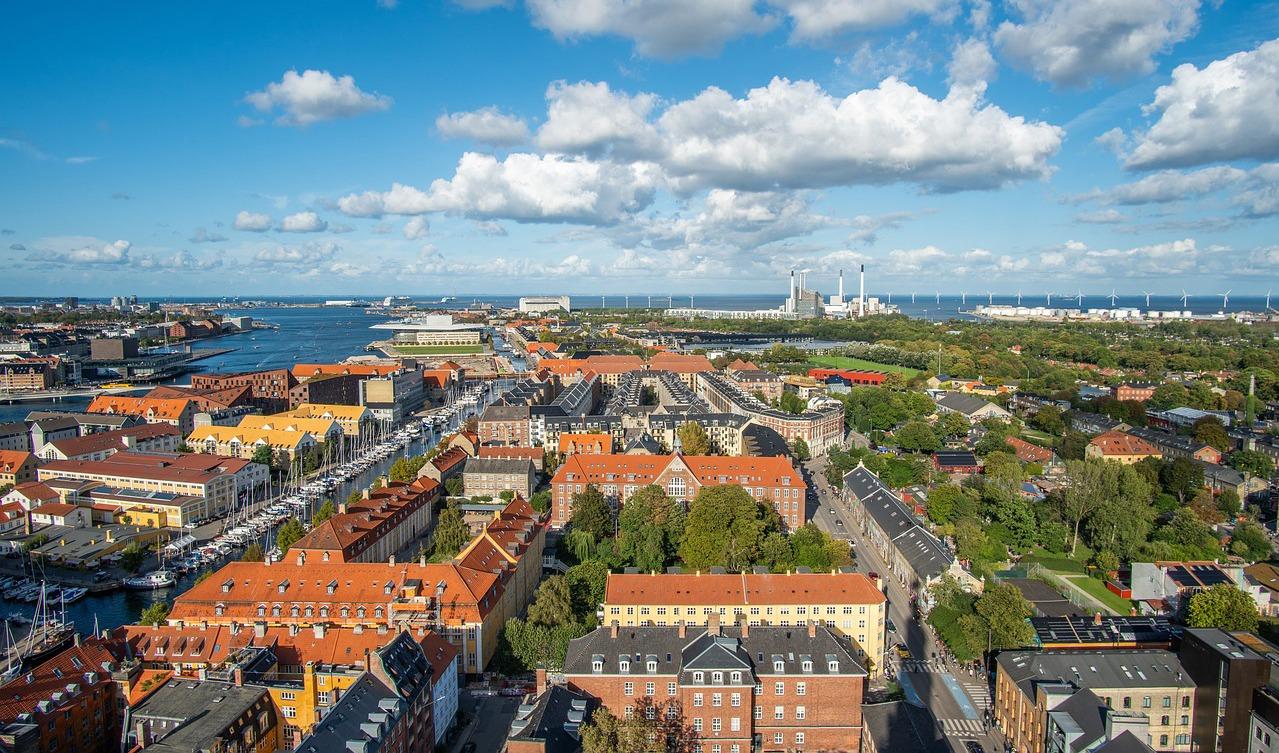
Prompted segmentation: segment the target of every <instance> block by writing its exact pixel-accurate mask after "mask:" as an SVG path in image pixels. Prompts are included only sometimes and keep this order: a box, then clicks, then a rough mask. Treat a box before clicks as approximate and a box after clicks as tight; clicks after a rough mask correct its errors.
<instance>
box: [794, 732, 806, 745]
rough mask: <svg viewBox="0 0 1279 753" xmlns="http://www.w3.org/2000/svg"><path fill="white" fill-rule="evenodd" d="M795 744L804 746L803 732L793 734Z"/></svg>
mask: <svg viewBox="0 0 1279 753" xmlns="http://www.w3.org/2000/svg"><path fill="white" fill-rule="evenodd" d="M795 744H796V745H803V744H804V733H803V732H796V733H795Z"/></svg>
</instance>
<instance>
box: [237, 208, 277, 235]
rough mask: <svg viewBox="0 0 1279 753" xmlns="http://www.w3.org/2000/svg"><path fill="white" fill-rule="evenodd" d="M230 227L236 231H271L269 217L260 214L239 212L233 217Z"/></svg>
mask: <svg viewBox="0 0 1279 753" xmlns="http://www.w3.org/2000/svg"><path fill="white" fill-rule="evenodd" d="M231 226H232V227H234V228H235V229H236V230H248V231H249V232H253V233H262V232H265V231H267V230H270V229H271V215H269V214H263V213H261V212H249V211H241V212H238V213H237V214H236V215H235V222H234V223H232V225H231Z"/></svg>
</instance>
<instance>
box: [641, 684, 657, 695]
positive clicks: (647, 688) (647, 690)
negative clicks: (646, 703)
mask: <svg viewBox="0 0 1279 753" xmlns="http://www.w3.org/2000/svg"><path fill="white" fill-rule="evenodd" d="M656 692H657V688H656V687H655V686H654V685H653V683H651V682H646V683H644V695H646V696H652V695H653V694H654V693H656Z"/></svg>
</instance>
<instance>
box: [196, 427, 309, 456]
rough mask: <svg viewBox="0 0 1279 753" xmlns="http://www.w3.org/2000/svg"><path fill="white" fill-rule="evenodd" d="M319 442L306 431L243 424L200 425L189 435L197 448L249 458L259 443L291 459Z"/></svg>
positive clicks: (208, 452)
mask: <svg viewBox="0 0 1279 753" xmlns="http://www.w3.org/2000/svg"><path fill="white" fill-rule="evenodd" d="M317 444H319V443H318V442H316V441H315V437H313V436H312V435H311V434H310V433H309V432H305V431H285V430H283V429H253V428H248V427H243V426H198V427H196V429H195V431H193V432H191V434H190V436H188V437H187V446H188V447H190V448H191V449H192V450H194V451H195V452H202V453H207V454H210V455H221V456H222V457H228V458H244V459H246V460H248V459H252V457H253V454H254V453H255V452H257V449H258V448H259V447H270V448H271V452H272V454H274V455H275V457H276V458H278V459H280V460H283V461H285V462H289V461H292V460H293V459H294V458H296V457H297V456H298V455H299V454H300V453H302V452H305V451H306V450H309V449H311V448H312V447H315V446H316V445H317Z"/></svg>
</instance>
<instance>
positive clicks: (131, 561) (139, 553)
mask: <svg viewBox="0 0 1279 753" xmlns="http://www.w3.org/2000/svg"><path fill="white" fill-rule="evenodd" d="M148 555H149V552H148V551H147V548H146V547H144V546H142V545H141V544H139V543H138V542H136V541H134V542H132V543H130V544H129V545H127V546H125V548H124V549H122V550H120V567H123V568H124V569H125V570H128V571H129V572H131V573H136V572H137V571H138V570H139V569H140V568H141V567H142V563H144V562H146V561H147V556H148Z"/></svg>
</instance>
